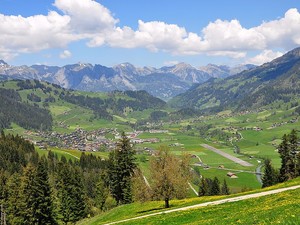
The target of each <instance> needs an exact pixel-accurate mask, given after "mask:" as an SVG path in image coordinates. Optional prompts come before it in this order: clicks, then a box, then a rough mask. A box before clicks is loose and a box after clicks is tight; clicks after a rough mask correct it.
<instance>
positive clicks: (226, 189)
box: [221, 179, 230, 195]
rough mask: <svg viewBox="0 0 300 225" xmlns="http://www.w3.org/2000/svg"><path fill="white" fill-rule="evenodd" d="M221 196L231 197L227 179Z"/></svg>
mask: <svg viewBox="0 0 300 225" xmlns="http://www.w3.org/2000/svg"><path fill="white" fill-rule="evenodd" d="M221 194H222V195H230V191H229V187H228V185H227V182H226V180H225V179H224V181H223V185H222V188H221Z"/></svg>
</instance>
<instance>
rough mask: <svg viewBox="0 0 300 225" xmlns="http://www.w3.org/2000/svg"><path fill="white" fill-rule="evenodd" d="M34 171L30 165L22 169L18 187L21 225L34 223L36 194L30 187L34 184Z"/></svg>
mask: <svg viewBox="0 0 300 225" xmlns="http://www.w3.org/2000/svg"><path fill="white" fill-rule="evenodd" d="M35 175H36V169H35V168H34V167H33V166H32V165H31V164H29V165H27V167H26V168H24V172H23V176H22V178H21V187H20V211H21V215H20V216H21V218H22V223H23V224H34V223H35V217H34V214H35V208H34V204H35V197H36V193H35V191H36V190H34V189H33V188H32V187H33V185H34V182H35Z"/></svg>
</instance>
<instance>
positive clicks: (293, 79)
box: [170, 48, 300, 111]
mask: <svg viewBox="0 0 300 225" xmlns="http://www.w3.org/2000/svg"><path fill="white" fill-rule="evenodd" d="M299 68H300V48H296V49H294V50H292V51H290V52H288V53H286V54H285V55H283V56H282V57H279V58H277V59H275V60H273V61H272V62H270V63H266V64H264V65H262V66H259V67H256V68H253V69H250V70H248V71H244V72H241V73H239V74H237V75H234V76H231V77H228V78H225V79H210V80H209V81H207V82H205V83H203V84H198V85H194V86H193V87H192V88H191V89H190V90H188V91H187V92H185V93H183V94H180V95H178V96H176V97H175V98H173V99H172V100H171V101H170V105H171V106H173V107H178V108H197V109H201V110H209V111H222V110H226V109H234V110H237V111H242V110H249V109H250V110H251V109H257V108H260V107H263V106H266V105H269V104H272V103H274V102H284V103H286V102H292V101H293V100H295V99H297V97H298V96H299V93H300V92H299V91H300V79H299V78H300V72H299Z"/></svg>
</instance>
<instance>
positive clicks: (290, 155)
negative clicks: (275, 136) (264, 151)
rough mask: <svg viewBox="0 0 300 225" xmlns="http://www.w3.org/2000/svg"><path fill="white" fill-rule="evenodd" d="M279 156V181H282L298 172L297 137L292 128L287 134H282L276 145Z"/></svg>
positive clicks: (295, 175)
mask: <svg viewBox="0 0 300 225" xmlns="http://www.w3.org/2000/svg"><path fill="white" fill-rule="evenodd" d="M278 152H279V154H280V158H281V168H280V181H281V182H284V181H287V180H290V179H293V178H295V177H297V176H298V175H299V173H298V169H297V168H298V167H299V166H298V164H299V162H298V156H297V154H298V152H299V148H298V137H297V132H296V130H292V131H291V133H290V134H289V135H283V137H282V142H281V144H280V145H279V146H278Z"/></svg>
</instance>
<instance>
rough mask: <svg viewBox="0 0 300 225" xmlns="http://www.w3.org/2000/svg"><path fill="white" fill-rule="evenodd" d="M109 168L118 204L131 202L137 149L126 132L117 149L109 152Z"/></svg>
mask: <svg viewBox="0 0 300 225" xmlns="http://www.w3.org/2000/svg"><path fill="white" fill-rule="evenodd" d="M108 168H109V169H108V178H109V187H110V191H111V194H112V196H113V197H114V198H115V200H116V201H117V203H118V204H120V203H121V204H126V203H131V202H132V184H131V182H132V181H131V178H132V176H133V173H134V169H135V168H136V163H135V151H134V150H133V148H132V147H131V144H130V140H129V138H127V137H126V135H125V133H124V132H123V133H122V137H121V139H120V140H119V142H118V143H117V147H116V149H115V150H114V151H112V152H111V153H110V154H109V161H108Z"/></svg>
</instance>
